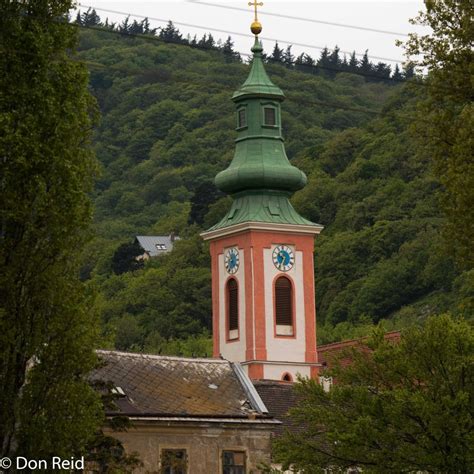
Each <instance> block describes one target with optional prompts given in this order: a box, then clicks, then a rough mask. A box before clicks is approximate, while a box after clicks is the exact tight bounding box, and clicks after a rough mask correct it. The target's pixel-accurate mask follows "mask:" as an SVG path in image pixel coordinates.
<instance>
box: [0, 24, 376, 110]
mask: <svg viewBox="0 0 474 474" xmlns="http://www.w3.org/2000/svg"><path fill="white" fill-rule="evenodd" d="M83 27H84V26H83ZM85 28H88V29H93V30H96V28H94V27H90V26H88V27H85ZM163 43H164V42H163ZM11 51H16V52H18V51H20V50H18V49H16V50H12V49H7V50H5V49H0V52H1V53H6V52H11ZM206 51H209V50H208V49H206ZM20 52H21V54H22V55H23V54H26V55H29V56H36V54H35V53H34V52H31V51H20ZM50 61H53V62H73V63H79V64H84V65H86V66H88V67H89V68H90V69H101V70H106V71H107V72H113V71H116V72H120V73H124V74H125V75H128V76H140V75H143V74H144V73H147V72H149V71H150V69H131V68H128V67H122V66H117V65H115V64H111V65H110V64H103V63H100V62H95V61H88V60H84V59H82V58H80V57H78V59H73V58H53V59H51V60H50ZM174 81H175V82H186V81H180V80H177V81H176V80H175V79H174ZM222 90H224V89H222ZM287 100H288V102H293V103H298V104H301V105H318V106H322V107H326V108H332V109H336V110H341V109H342V110H348V111H351V112H359V113H364V114H372V115H382V111H380V110H374V109H367V108H362V107H351V106H347V105H342V104H338V103H336V102H328V101H322V100H318V99H304V100H302V99H299V98H297V97H295V96H289V97H287Z"/></svg>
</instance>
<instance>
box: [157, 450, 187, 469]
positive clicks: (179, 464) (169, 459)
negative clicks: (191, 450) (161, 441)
mask: <svg viewBox="0 0 474 474" xmlns="http://www.w3.org/2000/svg"><path fill="white" fill-rule="evenodd" d="M187 469H188V456H187V454H186V450H185V449H163V450H162V451H161V469H160V474H186V473H187Z"/></svg>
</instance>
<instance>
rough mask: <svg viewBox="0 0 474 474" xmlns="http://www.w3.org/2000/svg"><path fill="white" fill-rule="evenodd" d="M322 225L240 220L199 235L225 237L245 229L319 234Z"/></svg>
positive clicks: (210, 238)
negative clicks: (238, 222)
mask: <svg viewBox="0 0 474 474" xmlns="http://www.w3.org/2000/svg"><path fill="white" fill-rule="evenodd" d="M323 229H324V227H323V226H322V225H319V224H314V225H304V224H275V223H269V222H242V223H240V224H234V225H231V226H229V227H223V228H221V229H216V230H210V231H206V232H202V233H201V234H200V235H201V237H202V238H203V239H204V240H212V239H217V238H219V237H225V236H227V235H231V234H236V233H239V232H245V231H247V230H261V231H265V232H283V233H288V232H290V233H293V234H312V235H315V234H319V233H320V232H321V231H322V230H323Z"/></svg>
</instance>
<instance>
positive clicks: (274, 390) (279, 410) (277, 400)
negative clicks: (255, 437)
mask: <svg viewBox="0 0 474 474" xmlns="http://www.w3.org/2000/svg"><path fill="white" fill-rule="evenodd" d="M253 384H254V386H255V388H256V389H257V392H258V394H259V395H260V398H261V399H262V400H263V403H264V404H265V406H266V407H267V409H268V414H269V415H270V416H272V417H273V418H276V419H277V420H279V421H281V422H282V424H281V425H279V426H277V427H275V429H274V433H275V435H276V436H279V435H281V434H283V433H284V432H285V431H286V430H289V431H300V429H301V427H300V426H298V425H297V424H295V423H294V422H293V421H292V420H291V419H290V418H289V416H288V411H289V410H290V409H291V408H293V407H294V406H295V405H296V403H297V396H296V393H295V391H294V388H293V386H294V384H293V383H292V382H290V383H289V382H280V381H276V380H255V381H254V382H253Z"/></svg>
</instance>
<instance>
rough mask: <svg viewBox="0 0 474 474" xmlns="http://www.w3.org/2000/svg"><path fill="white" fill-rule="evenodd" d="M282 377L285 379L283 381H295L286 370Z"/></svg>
mask: <svg viewBox="0 0 474 474" xmlns="http://www.w3.org/2000/svg"><path fill="white" fill-rule="evenodd" d="M281 379H282V380H283V382H293V377H292V376H291V374H289V373H288V372H285V373H284V374H283V377H282V378H281Z"/></svg>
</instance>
